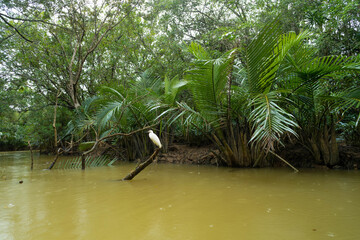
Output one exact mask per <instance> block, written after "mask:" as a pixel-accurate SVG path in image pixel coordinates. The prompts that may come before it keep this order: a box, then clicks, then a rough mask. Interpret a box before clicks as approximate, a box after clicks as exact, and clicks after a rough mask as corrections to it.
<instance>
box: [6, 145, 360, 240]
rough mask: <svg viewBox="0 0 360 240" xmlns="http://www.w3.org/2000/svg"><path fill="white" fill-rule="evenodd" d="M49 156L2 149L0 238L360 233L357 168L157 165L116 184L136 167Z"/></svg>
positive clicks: (289, 237) (302, 239) (206, 239)
mask: <svg viewBox="0 0 360 240" xmlns="http://www.w3.org/2000/svg"><path fill="white" fill-rule="evenodd" d="M52 159H53V157H48V156H39V154H36V155H35V169H34V170H33V171H32V172H31V171H30V170H29V168H30V167H29V166H30V154H29V153H28V152H12V153H10V152H2V153H0V175H1V179H0V240H12V239H14V240H22V239H24V240H47V239H49V240H56V239H61V240H64V239H66V240H69V239H70V240H71V239H86V240H92V239H94V240H112V239H114V240H115V239H126V240H133V239H134V240H141V239H146V240H148V239H149V240H152V239H154V240H163V239H169V240H186V239H201V240H212V239H216V240H227V239H230V240H231V239H241V240H248V239H253V240H262V239H264V240H281V239H284V240H297V239H299V240H308V239H341V240H346V239H349V240H350V239H351V240H355V239H360V227H359V222H360V174H359V171H344V170H341V171H334V170H333V171H326V170H314V169H305V170H301V171H300V172H299V173H293V172H292V170H291V169H288V168H283V169H230V168H217V167H213V166H188V165H171V164H156V163H155V164H152V165H150V166H149V167H148V168H147V169H145V170H144V171H143V172H141V173H140V174H139V175H138V176H137V177H135V178H134V179H133V180H132V181H129V182H122V181H118V179H121V178H122V177H124V176H125V175H126V174H127V173H128V172H129V171H130V170H131V169H133V167H134V166H135V165H134V164H129V163H122V164H119V165H116V166H113V167H98V168H91V169H90V168H89V169H87V170H86V171H81V170H58V169H55V170H51V171H48V170H42V169H44V168H46V167H47V166H48V165H49V162H51V161H52ZM20 180H22V181H23V183H22V184H20V183H19V181H20Z"/></svg>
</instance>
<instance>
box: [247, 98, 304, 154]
mask: <svg viewBox="0 0 360 240" xmlns="http://www.w3.org/2000/svg"><path fill="white" fill-rule="evenodd" d="M280 102H281V101H280V100H279V99H278V98H277V94H276V93H275V92H271V93H268V94H260V95H258V96H257V97H256V98H255V99H254V102H253V104H252V105H253V106H254V107H255V108H254V110H253V111H252V112H251V114H250V120H252V122H253V123H254V125H253V130H254V133H253V135H252V137H251V139H250V141H253V142H258V143H260V144H261V145H262V146H263V147H264V148H265V149H267V150H274V144H275V143H277V142H280V143H281V141H280V137H281V135H283V134H284V133H291V134H294V135H295V136H296V135H297V134H296V132H295V131H294V130H293V128H295V127H298V125H297V123H296V122H295V121H294V117H293V115H291V114H289V113H287V112H286V111H285V110H284V109H283V108H281V107H280V106H279V103H280Z"/></svg>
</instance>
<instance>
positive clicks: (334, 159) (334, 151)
mask: <svg viewBox="0 0 360 240" xmlns="http://www.w3.org/2000/svg"><path fill="white" fill-rule="evenodd" d="M330 131H331V132H330V134H331V135H330V141H331V143H330V144H331V145H330V153H331V155H330V165H335V164H337V163H338V161H339V148H338V145H337V142H336V132H335V124H334V123H333V122H332V124H331V130H330Z"/></svg>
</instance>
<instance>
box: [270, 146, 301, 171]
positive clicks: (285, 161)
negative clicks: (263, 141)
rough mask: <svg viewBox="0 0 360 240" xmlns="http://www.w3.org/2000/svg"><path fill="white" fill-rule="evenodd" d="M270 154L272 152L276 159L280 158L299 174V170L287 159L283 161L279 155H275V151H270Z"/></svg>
mask: <svg viewBox="0 0 360 240" xmlns="http://www.w3.org/2000/svg"><path fill="white" fill-rule="evenodd" d="M269 152H271V153H272V154H274V155H275V156H276V157H278V158H279V159H280V160H281V161H283V162H284V163H286V164H287V165H288V166H290V167H291V168H292V169H294V171H295V172H299V170H297V168H295V167H294V166H293V165H291V164H290V163H289V162H287V161H286V160H285V159H283V158H282V157H280V156H279V155H277V154H276V153H274V152H273V151H271V150H269Z"/></svg>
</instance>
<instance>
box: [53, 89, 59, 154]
mask: <svg viewBox="0 0 360 240" xmlns="http://www.w3.org/2000/svg"><path fill="white" fill-rule="evenodd" d="M60 95H61V92H60V91H58V92H57V94H56V98H55V106H54V121H53V128H54V150H55V151H56V149H57V143H58V140H57V129H56V110H57V106H58V98H59V96H60Z"/></svg>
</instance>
